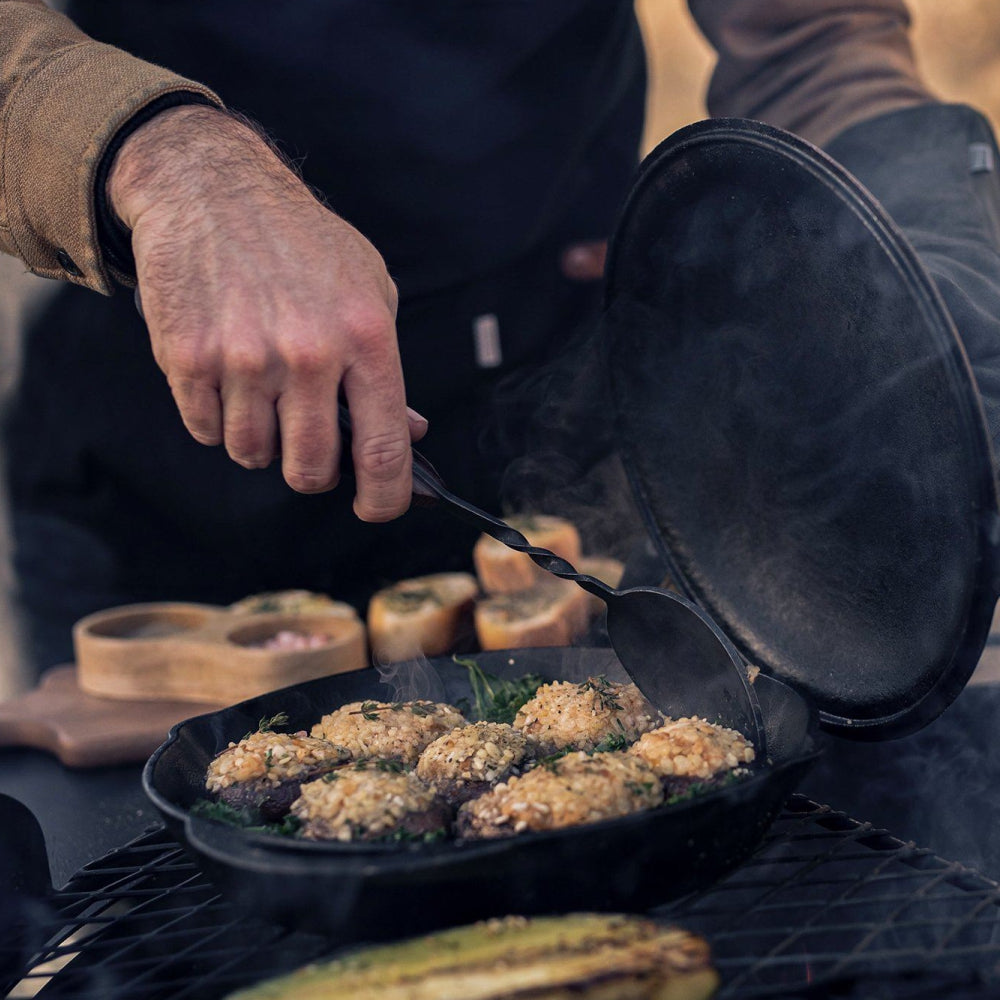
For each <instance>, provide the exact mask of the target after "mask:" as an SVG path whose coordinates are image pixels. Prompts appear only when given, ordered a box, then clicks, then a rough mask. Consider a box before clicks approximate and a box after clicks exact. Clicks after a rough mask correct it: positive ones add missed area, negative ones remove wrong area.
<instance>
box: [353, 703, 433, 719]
mask: <svg viewBox="0 0 1000 1000" xmlns="http://www.w3.org/2000/svg"><path fill="white" fill-rule="evenodd" d="M404 710H405V711H409V712H412V713H413V714H414V715H416V716H419V717H420V718H425V717H426V716H428V715H433V713H434V705H433V704H431V703H425V702H419V701H393V702H390V703H389V704H388V705H380V704H379V703H378V702H377V701H363V702H361V708H358V709H355V710H354V711H353V712H351V715H360V716H361V717H362V718H363V719H367V720H368V721H369V722H378V718H379V712H402V711H404Z"/></svg>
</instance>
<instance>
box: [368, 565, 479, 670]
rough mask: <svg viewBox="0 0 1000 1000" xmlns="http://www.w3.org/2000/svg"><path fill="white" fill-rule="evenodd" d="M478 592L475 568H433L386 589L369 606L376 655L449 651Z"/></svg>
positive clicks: (393, 658)
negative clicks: (466, 570)
mask: <svg viewBox="0 0 1000 1000" xmlns="http://www.w3.org/2000/svg"><path fill="white" fill-rule="evenodd" d="M478 592H479V587H478V585H477V584H476V580H475V577H473V576H472V574H471V573H432V574H431V575H430V576H418V577H414V578H413V579H412V580H401V581H400V582H399V583H395V584H393V585H392V586H391V587H386V588H385V589H384V590H380V591H379V592H378V593H377V594H375V595H374V596H373V597H372V599H371V602H370V603H369V605H368V640H369V642H370V643H371V649H372V655H373V656H374V657H375V658H376V659H377V660H380V661H381V662H383V663H395V662H398V661H399V660H409V659H412V658H413V657H415V656H420V655H421V654H422V655H424V656H438V655H440V654H441V653H447V652H448V650H449V649H451V648H452V647H453V646H454V644H455V641H456V639H457V637H458V635H459V634H460V632H461V629H462V626H463V624H464V623H466V622H467V621H468V617H469V613H470V611H471V610H472V602H473V600H474V599H475V597H476V594H477V593H478Z"/></svg>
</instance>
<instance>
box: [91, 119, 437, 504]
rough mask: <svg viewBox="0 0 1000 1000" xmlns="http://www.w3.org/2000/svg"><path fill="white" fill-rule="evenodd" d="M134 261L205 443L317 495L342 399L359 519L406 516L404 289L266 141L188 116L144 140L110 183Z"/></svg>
mask: <svg viewBox="0 0 1000 1000" xmlns="http://www.w3.org/2000/svg"><path fill="white" fill-rule="evenodd" d="M108 194H109V197H110V199H111V204H112V206H113V207H114V209H115V211H116V212H117V213H118V215H119V217H120V218H121V219H122V221H123V222H124V223H125V224H126V225H127V226H128V227H129V228H130V229H131V230H132V247H133V251H134V253H135V260H136V270H137V274H138V279H139V289H140V292H141V298H142V307H143V314H144V316H145V319H146V323H147V326H148V327H149V335H150V339H151V341H152V345H153V353H154V356H155V358H156V361H157V364H159V366H160V367H161V368H162V369H163V371H164V373H165V374H166V376H167V381H168V382H169V384H170V388H171V391H172V392H173V395H174V399H175V401H176V402H177V406H178V408H179V410H180V413H181V417H182V418H183V420H184V424H185V426H186V427H187V429H188V430H189V431H190V433H191V434H192V436H193V437H194V438H195V439H196V440H197V441H200V442H201V443H202V444H207V445H215V444H220V443H223V442H224V443H225V446H226V450H227V451H228V452H229V455H230V456H231V457H232V458H233V460H234V461H236V462H238V463H239V464H240V465H242V466H245V467H246V468H248V469H254V468H263V467H264V466H267V465H268V464H270V462H271V461H272V460H273V459H274V457H275V456H276V455H277V454H278V453H279V451H280V454H281V461H282V472H283V474H284V477H285V479H286V481H287V482H288V484H289V485H290V486H291V487H292V488H293V489H296V490H298V491H300V492H302V493H316V492H320V491H323V490H328V489H330V488H332V487H333V486H335V485H336V483H337V479H338V465H339V456H340V434H339V432H338V428H337V394H338V390H339V389H341V388H342V389H343V391H344V394H345V397H346V400H347V404H348V407H349V408H350V411H351V416H352V420H353V433H354V446H353V459H354V467H355V475H356V477H357V496H356V498H355V501H354V509H355V512H356V513H357V515H358V517H360V518H361V519H362V520H366V521H386V520H389V519H391V518H393V517H396V516H397V515H399V514H401V513H402V512H403V511H405V510H406V508H407V506H408V505H409V501H410V495H411V479H410V442H411V440H416V439H418V438H419V437H421V436H422V435H423V432H424V430H425V429H426V421H424V420H423V418H422V417H419V416H417V415H416V414H414V413H413V412H412V411H408V410H407V407H406V401H405V395H404V390H403V375H402V370H401V367H400V362H399V353H398V349H397V345H396V328H395V316H396V289H395V286H394V285H393V283H392V280H391V279H390V278H389V275H388V273H387V272H386V269H385V265H384V263H383V261H382V258H381V257H380V256H379V254H378V252H377V251H376V250H375V248H374V247H373V246H372V245H371V244H370V243H369V242H368V241H367V240H366V239H365V238H364V237H363V236H362V235H361V234H360V233H359V232H358V231H357V230H356V229H354V228H353V227H352V226H350V225H349V224H348V223H346V222H345V221H344V220H343V219H341V218H339V217H338V216H336V215H335V214H334V213H333V212H331V211H329V210H328V209H326V208H324V207H323V206H322V205H321V204H320V203H319V202H318V201H317V200H316V199H315V198H314V197H313V196H312V194H311V193H310V192H309V190H308V189H307V188H306V187H305V185H304V184H302V182H301V181H300V180H299V179H298V178H297V177H296V176H295V175H294V174H293V173H292V172H291V171H290V170H289V169H288V168H287V167H286V166H285V165H284V164H283V163H282V162H281V160H280V159H279V158H278V157H277V156H276V155H275V154H274V153H273V152H272V150H271V149H270V148H269V147H268V145H267V143H266V142H265V141H264V140H263V139H261V138H260V137H259V136H258V135H256V134H255V133H254V132H253V131H252V130H251V129H250V128H248V127H246V126H245V125H243V124H242V123H240V122H239V121H237V120H235V119H234V118H232V117H230V116H229V115H227V114H226V113H224V112H221V111H217V110H215V109H212V108H204V107H195V106H185V107H178V108H172V109H170V110H168V111H165V112H163V113H162V114H160V115H157V116H156V117H155V118H154V119H152V120H151V121H150V122H148V123H147V124H145V125H143V126H142V127H141V128H139V129H138V130H137V131H136V132H135V133H134V134H133V135H131V136H130V137H129V139H128V140H127V141H126V143H125V145H124V146H123V147H122V149H121V151H120V152H119V153H118V155H117V157H116V158H115V162H114V164H113V166H112V170H111V175H110V177H109V180H108Z"/></svg>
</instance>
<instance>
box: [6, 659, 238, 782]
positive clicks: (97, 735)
mask: <svg viewBox="0 0 1000 1000" xmlns="http://www.w3.org/2000/svg"><path fill="white" fill-rule="evenodd" d="M222 707H223V706H222V705H194V704H192V703H191V702H188V701H148V700H146V701H128V700H123V699H120V698H115V699H111V698H100V697H97V696H96V695H92V694H87V693H86V692H85V691H83V690H82V689H81V688H80V685H79V683H78V680H77V672H76V668H75V667H72V666H63V667H53V668H52V669H51V670H48V671H46V672H45V673H44V674H43V675H42V678H41V681H40V682H39V684H38V686H37V687H36V688H35V689H34V690H32V691H28V692H26V693H25V694H22V695H18V696H17V697H15V698H12V699H10V700H9V701H5V702H0V746H24V747H34V748H36V749H39V750H47V751H49V752H50V753H53V754H55V756H56V757H58V758H59V760H60V761H62V763H63V764H65V765H66V766H67V767H101V766H107V765H110V764H133V763H141V762H142V761H144V760H145V759H146V758H147V757H148V756H149V755H150V754H151V753H152V752H153V751H154V750H155V749H156V748H157V747H158V746H159V745H160V744H161V743H162V742H163V741H164V740H165V739H166V738H167V733H168V732H169V730H170V727H171V726H173V725H176V724H177V723H178V722H182V721H183V720H184V719H188V718H190V717H191V716H193V715H201V714H202V713H203V712H212V711H215V710H217V709H219V708H222Z"/></svg>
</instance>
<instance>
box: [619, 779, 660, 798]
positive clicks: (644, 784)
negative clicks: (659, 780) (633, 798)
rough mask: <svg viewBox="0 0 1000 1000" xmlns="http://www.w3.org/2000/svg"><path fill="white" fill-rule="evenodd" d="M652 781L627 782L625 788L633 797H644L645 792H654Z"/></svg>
mask: <svg viewBox="0 0 1000 1000" xmlns="http://www.w3.org/2000/svg"><path fill="white" fill-rule="evenodd" d="M653 784H654V783H653V782H652V781H626V782H625V787H626V788H627V789H628V790H629V791H630V792H631V793H632V794H633V795H642V794H643V793H644V792H651V791H652V790H653Z"/></svg>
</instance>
